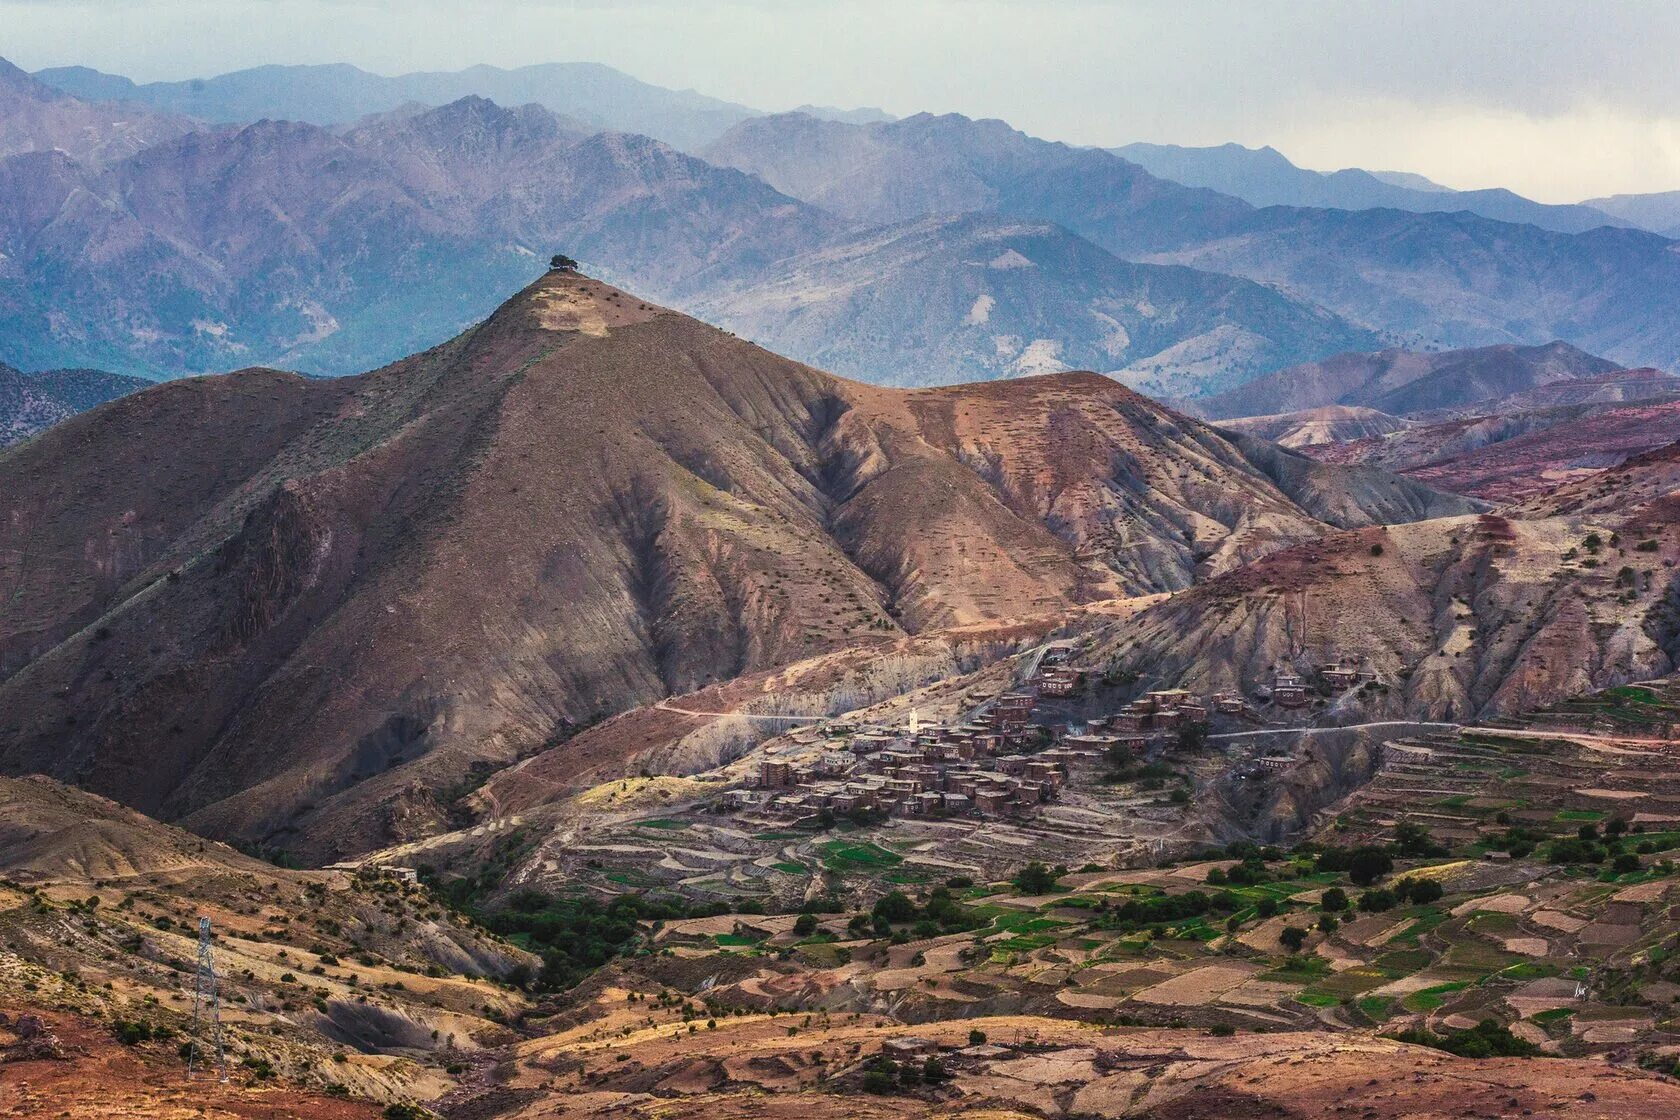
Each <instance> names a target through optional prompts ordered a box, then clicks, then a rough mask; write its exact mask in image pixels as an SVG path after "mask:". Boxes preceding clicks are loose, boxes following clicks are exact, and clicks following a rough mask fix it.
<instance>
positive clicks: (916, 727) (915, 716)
mask: <svg viewBox="0 0 1680 1120" xmlns="http://www.w3.org/2000/svg"><path fill="white" fill-rule="evenodd" d="M921 730H922V713H921V710H920V709H918V708H911V709H910V737H911V738H912V739H914V738H915V737H916V736H917V734H919V733H920V732H921Z"/></svg>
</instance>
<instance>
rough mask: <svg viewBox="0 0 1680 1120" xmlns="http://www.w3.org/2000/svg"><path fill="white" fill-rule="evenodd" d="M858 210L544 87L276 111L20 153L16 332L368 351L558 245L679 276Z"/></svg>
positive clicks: (260, 350) (473, 316)
mask: <svg viewBox="0 0 1680 1120" xmlns="http://www.w3.org/2000/svg"><path fill="white" fill-rule="evenodd" d="M487 168H491V169H494V171H493V173H491V172H488V171H487V170H486V169H487ZM841 224H842V223H840V222H839V221H838V220H837V219H835V218H833V217H832V216H830V215H828V214H826V213H823V212H821V211H818V210H816V209H814V208H812V207H809V206H805V205H803V204H801V203H798V202H795V201H794V200H793V199H791V198H788V197H786V196H785V195H781V194H777V193H776V192H775V191H773V190H771V189H770V188H768V187H766V186H765V185H764V184H763V183H760V182H758V181H757V180H755V179H753V178H751V177H750V176H747V175H744V174H742V173H740V172H738V171H733V170H729V169H723V168H716V167H711V166H709V165H707V164H704V163H702V162H700V161H699V160H697V159H694V158H692V157H690V156H685V155H682V154H680V153H678V152H676V151H674V150H673V149H671V148H668V147H666V146H665V145H663V144H660V143H658V142H656V141H653V140H650V139H648V138H647V137H643V136H631V135H625V134H621V133H597V134H594V135H585V134H584V133H583V131H581V130H580V129H578V128H577V127H576V126H575V125H573V124H569V123H568V122H566V121H564V120H562V119H559V118H556V117H555V116H554V115H553V114H551V113H549V112H547V111H546V110H543V109H540V108H538V107H536V106H526V107H524V108H520V109H504V108H501V107H499V106H497V105H494V104H492V103H490V102H488V101H485V100H484V99H482V98H467V99H463V100H461V101H458V102H454V103H452V104H449V105H445V106H443V107H441V108H438V109H432V110H428V111H425V112H420V113H396V114H390V115H387V116H385V117H381V118H377V119H374V120H371V121H367V122H364V123H363V124H361V125H359V126H357V127H355V128H352V129H348V130H344V131H335V130H331V129H326V128H322V127H319V126H316V125H309V124H299V123H296V122H291V121H275V120H263V121H258V122H257V123H255V124H252V125H249V126H247V127H244V128H237V129H222V130H218V131H214V132H194V133H190V134H188V135H185V136H182V137H180V138H178V139H174V140H171V141H169V142H164V143H158V144H154V145H151V146H149V147H147V148H145V149H144V150H142V151H140V152H139V153H138V154H136V155H135V156H133V157H131V158H128V159H125V160H122V161H119V162H115V163H112V164H110V165H108V166H105V167H101V168H94V167H91V166H87V165H84V164H81V163H79V162H78V161H76V160H74V159H73V158H72V157H70V156H69V155H66V154H65V153H63V152H59V151H51V152H33V153H29V154H24V155H18V156H14V157H12V158H10V159H0V251H3V252H5V253H6V255H7V256H8V257H10V258H11V260H12V261H13V262H14V264H13V265H11V266H8V269H7V270H5V271H0V336H3V337H5V338H7V339H8V349H7V354H6V357H7V359H8V360H10V361H14V362H17V363H18V364H19V365H22V366H34V367H50V366H60V365H71V364H93V365H98V366H100V367H102V368H108V369H117V370H122V371H130V372H154V371H155V372H161V373H167V374H170V375H174V374H177V373H180V372H181V371H183V370H184V371H188V372H198V371H219V370H222V369H226V368H229V367H231V366H236V365H249V364H254V363H261V364H267V365H276V366H283V367H288V368H303V369H306V370H309V371H310V372H316V373H352V372H356V371H358V370H362V369H366V368H368V367H369V366H372V365H376V364H379V363H381V362H386V361H390V360H392V359H394V358H397V357H400V356H401V355H403V354H405V353H410V352H412V351H414V350H417V349H420V348H421V347H423V346H428V345H432V344H434V343H436V342H438V341H440V340H441V339H443V338H446V337H448V336H449V335H450V334H452V333H454V332H456V331H459V330H462V329H464V328H466V327H467V326H469V325H470V324H471V323H473V322H474V321H476V320H477V319H479V318H481V317H483V316H484V315H485V314H488V313H489V312H490V311H491V310H492V309H493V302H494V301H493V298H492V297H491V296H489V294H488V293H495V292H503V291H507V290H509V289H510V288H512V287H514V286H516V285H519V284H523V283H525V282H527V280H528V279H529V278H530V276H531V275H532V274H533V272H535V271H536V270H537V268H538V267H539V262H540V261H541V260H546V259H547V258H548V256H549V255H550V254H551V253H553V252H554V251H555V250H556V249H563V250H565V251H566V252H568V253H570V254H572V255H574V256H576V257H579V258H582V259H586V260H589V261H591V262H595V263H597V264H598V265H599V266H600V267H601V268H602V269H603V271H605V272H606V273H607V274H609V275H616V276H635V277H636V278H637V279H638V282H639V283H640V284H642V285H644V286H645V287H646V288H647V289H649V290H652V291H656V292H661V293H668V292H670V291H671V290H673V288H674V287H675V285H676V284H677V283H678V282H679V281H680V280H683V279H685V278H687V277H689V276H692V275H693V274H694V273H696V272H699V271H702V270H705V269H714V268H715V269H718V270H719V273H720V275H722V276H729V275H732V274H733V271H732V270H734V269H736V268H754V267H758V266H759V265H761V264H763V263H765V262H767V261H770V260H774V259H778V258H780V257H782V256H784V255H786V254H788V253H794V252H800V251H802V250H805V249H808V248H811V247H813V246H815V245H818V244H821V243H822V242H823V241H824V239H825V238H826V237H828V236H829V235H831V234H832V233H834V232H835V231H837V230H838V229H839V228H840V227H841Z"/></svg>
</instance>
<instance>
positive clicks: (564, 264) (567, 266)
mask: <svg viewBox="0 0 1680 1120" xmlns="http://www.w3.org/2000/svg"><path fill="white" fill-rule="evenodd" d="M548 267H549V268H551V269H553V270H554V271H556V272H576V271H577V267H578V262H576V261H574V260H573V259H572V258H571V257H568V256H567V255H566V254H564V253H556V254H554V255H553V256H552V257H550V258H548Z"/></svg>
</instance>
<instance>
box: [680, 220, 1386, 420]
mask: <svg viewBox="0 0 1680 1120" xmlns="http://www.w3.org/2000/svg"><path fill="white" fill-rule="evenodd" d="M689 303H690V305H691V309H692V310H693V311H694V312H695V313H696V314H698V315H700V316H702V317H703V318H706V319H708V320H709V321H712V322H716V323H720V324H723V325H725V326H727V327H729V328H730V329H732V330H735V331H737V332H739V333H740V334H742V335H743V336H744V337H747V338H752V339H754V340H757V341H759V342H762V343H764V344H766V345H768V346H770V347H772V348H773V349H775V350H777V351H778V352H781V353H785V354H788V355H790V356H792V357H796V358H799V359H801V360H803V361H807V362H810V363H812V364H813V365H818V366H821V367H823V368H825V369H832V370H834V371H835V372H837V373H840V374H843V375H845V376H848V377H858V378H861V379H863V380H866V381H874V382H879V383H886V384H899V385H921V384H940V383H950V382H955V381H963V380H968V381H974V380H989V379H993V378H1004V377H1019V376H1023V375H1027V374H1034V373H1053V372H1059V371H1064V370H1070V369H1090V370H1095V371H1097V372H1099V373H1107V374H1110V375H1111V376H1114V377H1116V378H1117V379H1118V380H1120V381H1121V382H1122V383H1124V384H1127V385H1129V386H1131V387H1132V388H1134V389H1137V390H1139V391H1141V392H1145V393H1149V394H1151V395H1152V396H1156V397H1165V396H1173V395H1178V394H1194V393H1197V392H1206V391H1208V390H1209V389H1217V388H1220V387H1224V386H1228V385H1232V384H1236V383H1239V382H1241V381H1243V380H1246V379H1248V378H1250V377H1253V376H1255V375H1258V374H1261V373H1264V372H1267V371H1269V370H1273V369H1276V368H1278V367H1279V366H1282V365H1288V364H1290V363H1291V362H1293V361H1294V360H1296V359H1297V358H1300V357H1305V356H1309V355H1318V354H1323V353H1325V352H1326V351H1327V350H1334V349H1337V348H1338V347H1341V346H1344V345H1354V346H1360V345H1371V344H1373V343H1377V342H1379V340H1378V338H1377V336H1375V335H1374V334H1372V333H1371V332H1369V331H1365V330H1361V329H1359V328H1357V327H1355V326H1353V325H1352V324H1350V323H1347V322H1346V321H1344V320H1342V319H1340V318H1338V317H1337V316H1335V315H1332V314H1330V313H1328V312H1326V311H1324V310H1323V309H1321V308H1318V307H1314V306H1312V305H1311V304H1307V303H1304V302H1302V301H1299V300H1295V299H1292V298H1291V297H1290V296H1288V295H1287V294H1285V293H1282V292H1279V291H1277V290H1275V289H1273V288H1269V287H1266V286H1264V285H1260V284H1255V283H1252V282H1250V281H1247V280H1241V279H1237V278H1234V277H1228V276H1219V275H1216V274H1213V273H1206V272H1197V271H1195V270H1192V269H1186V268H1171V267H1165V266H1161V265H1147V264H1132V263H1130V262H1126V261H1122V260H1119V259H1118V258H1116V257H1114V256H1113V255H1111V254H1109V253H1107V252H1105V251H1104V250H1102V249H1099V248H1098V247H1097V246H1095V245H1093V244H1091V243H1090V242H1088V241H1086V240H1084V239H1083V238H1080V237H1077V236H1076V235H1074V234H1072V233H1069V232H1068V231H1067V230H1065V229H1062V228H1061V227H1059V226H1056V225H1053V224H1051V223H1048V222H1034V221H1026V220H1022V219H1018V218H1004V217H998V216H995V215H987V214H969V215H963V216H960V217H940V218H922V219H913V220H911V221H908V222H902V223H899V224H897V225H892V226H887V227H884V228H871V229H868V230H865V231H863V232H861V233H858V234H855V235H852V236H850V237H844V238H841V239H839V240H838V241H835V242H831V243H829V244H825V245H823V246H821V247H819V248H816V249H813V250H811V251H809V252H806V253H802V254H799V255H797V256H793V257H789V258H787V259H786V260H784V261H781V262H778V263H777V264H775V265H774V266H772V267H771V268H770V269H768V270H767V271H766V272H764V273H755V274H752V275H750V276H743V277H742V278H741V279H740V280H739V281H738V282H736V283H734V284H732V285H727V286H724V287H722V288H721V289H719V288H717V287H715V286H714V287H710V288H708V289H705V290H700V291H696V293H695V294H694V298H693V299H692V300H690V301H689ZM879 339H891V340H892V344H891V346H885V347H884V346H881V345H879V344H878V342H876V341H875V340H879Z"/></svg>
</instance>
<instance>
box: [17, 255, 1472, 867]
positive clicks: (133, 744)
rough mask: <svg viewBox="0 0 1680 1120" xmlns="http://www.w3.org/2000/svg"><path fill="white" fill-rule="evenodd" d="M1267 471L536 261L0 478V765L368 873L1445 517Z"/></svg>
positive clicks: (1191, 441)
mask: <svg viewBox="0 0 1680 1120" xmlns="http://www.w3.org/2000/svg"><path fill="white" fill-rule="evenodd" d="M164 432H167V433H170V437H169V438H168V439H167V440H164V439H159V438H157V434H158V433H164ZM1267 448H1268V445H1264V444H1262V443H1258V442H1255V443H1252V444H1239V443H1234V442H1233V441H1232V440H1231V439H1230V438H1227V437H1225V436H1222V435H1220V434H1219V433H1217V432H1216V431H1214V430H1213V429H1211V428H1208V427H1206V426H1205V425H1203V424H1201V423H1199V422H1197V421H1194V420H1191V419H1188V418H1186V417H1183V416H1180V415H1177V414H1175V413H1172V412H1170V411H1168V410H1166V409H1164V408H1163V407H1162V406H1160V405H1157V404H1155V403H1153V402H1151V401H1149V400H1147V399H1146V398H1143V397H1140V396H1138V395H1137V394H1135V393H1133V392H1131V391H1130V390H1128V389H1126V388H1124V387H1123V386H1121V385H1119V384H1117V383H1116V382H1114V381H1112V380H1110V379H1107V378H1101V377H1096V376H1093V375H1090V374H1064V375H1059V376H1056V377H1032V378H1022V379H1016V380H1010V381H1006V382H996V383H990V384H981V385H969V386H962V387H956V388H940V389H926V390H915V391H906V390H892V389H882V388H877V387H871V386H866V385H863V384H859V383H856V382H850V381H844V380H841V379H839V378H835V377H833V376H831V375H828V374H825V373H821V372H819V371H817V370H814V369H812V368H810V367H808V366H804V365H800V364H798V363H795V362H791V361H789V360H787V359H784V358H780V357H777V356H776V355H774V354H772V353H770V352H769V351H767V350H764V349H762V348H760V347H757V346H755V345H753V344H751V343H748V342H745V341H743V340H740V339H737V338H733V337H731V336H729V335H728V334H725V333H723V332H721V331H718V330H716V329H714V328H711V327H707V326H704V325H702V324H700V323H698V322H695V321H694V320H691V319H688V318H686V317H684V316H681V315H678V314H676V313H674V312H671V311H667V310H665V309H663V308H660V307H658V306H656V305H653V304H650V303H648V302H646V301H644V300H641V299H638V298H637V297H634V296H631V295H628V294H626V293H624V292H622V291H620V290H618V289H615V288H611V287H609V286H607V285H604V284H601V283H599V282H597V281H593V280H589V279H585V278H583V277H580V276H577V275H574V274H572V273H569V272H565V271H554V272H550V273H548V274H546V275H545V276H544V277H543V278H542V279H540V280H539V281H537V282H536V283H535V284H533V285H532V286H530V287H529V288H527V289H526V290H525V291H523V292H522V293H520V294H519V295H518V296H517V297H515V298H514V299H512V300H511V301H509V302H508V303H507V304H505V305H504V306H503V307H502V308H500V309H499V310H498V311H497V312H496V313H495V314H494V315H493V316H491V317H490V318H489V319H488V320H487V321H486V322H485V323H483V324H481V325H479V326H476V327H474V328H472V329H470V330H468V331H467V332H465V333H463V334H462V335H460V336H459V337H457V338H456V339H454V340H452V341H451V342H448V343H446V344H444V345H442V346H440V347H436V348H434V349H432V350H429V351H426V352H423V353H420V354H417V355H415V356H414V357H412V358H410V359H406V360H404V361H402V362H399V363H397V364H395V365H392V366H389V367H386V368H384V369H381V370H378V371H375V372H373V373H369V374H366V375H364V376H361V377H352V378H342V379H331V380H316V381H310V380H305V379H303V378H299V377H296V376H294V375H290V374H284V373H277V372H274V371H267V370H249V371H244V372H241V373H237V374H232V375H228V376H222V377H210V378H194V379H185V380H178V381H173V382H169V383H166V384H164V385H161V386H158V387H155V388H152V389H149V390H147V391H145V392H142V393H138V394H134V395H132V396H129V397H126V398H124V399H122V400H119V401H115V402H113V403H111V404H109V405H106V406H104V407H102V408H99V409H95V410H94V411H92V412H90V413H86V414H83V415H81V416H78V417H75V418H73V419H71V420H69V421H66V422H65V423H62V424H60V425H58V426H56V427H54V428H52V429H50V430H48V431H47V432H45V433H43V434H42V435H41V436H39V437H37V438H36V439H34V440H31V441H28V442H26V443H24V444H22V445H20V446H18V447H16V448H13V449H12V450H11V451H9V452H8V453H6V454H5V455H3V456H0V494H4V496H5V497H4V499H3V501H4V503H5V507H6V510H5V517H4V519H3V520H0V583H3V584H4V585H5V586H7V587H9V588H11V589H12V593H11V594H10V595H9V596H8V597H7V598H6V600H5V601H4V603H3V604H0V635H3V637H0V712H4V716H3V717H0V766H3V767H4V769H5V770H6V771H7V772H23V771H45V772H49V773H52V774H55V775H58V776H61V777H64V778H68V779H71V780H74V781H75V782H77V783H78V784H80V785H83V786H85V787H87V788H90V789H93V790H95V791H101V792H106V793H109V794H111V795H112V796H117V797H121V798H122V799H123V800H124V801H125V802H127V803H129V804H132V805H135V806H136V807H139V808H141V809H143V810H144V811H146V812H148V813H151V814H154V815H161V816H163V817H166V818H168V819H172V820H182V821H185V822H187V823H189V824H190V825H191V826H192V827H194V828H195V829H199V830H203V831H207V832H209V833H211V834H214V835H218V836H225V837H236V838H244V839H247V840H252V841H260V842H262V843H264V844H273V845H280V846H292V845H305V846H308V847H309V849H310V850H311V852H312V853H314V854H318V855H329V854H331V851H332V850H345V851H349V850H359V851H365V850H367V848H368V847H369V846H372V845H375V844H379V843H387V842H391V841H392V840H394V839H400V838H402V837H404V836H409V835H417V834H421V833H423V832H424V831H425V830H427V829H430V828H435V827H437V825H438V823H439V820H440V814H441V813H442V811H443V810H442V808H441V807H440V805H439V803H438V802H437V800H436V799H435V798H434V797H433V796H432V794H431V793H430V792H428V791H431V790H436V789H440V788H446V787H449V786H451V785H452V784H454V783H458V782H460V781H462V780H464V779H465V778H466V777H467V776H468V775H469V774H470V773H472V772H473V770H474V768H475V766H479V767H482V766H492V767H501V766H506V765H508V764H510V763H513V762H515V761H517V760H518V759H519V758H520V757H522V756H524V755H527V754H529V753H531V752H534V751H537V750H540V749H542V748H543V747H544V745H545V744H553V743H557V742H560V741H563V740H564V739H565V738H567V737H568V736H569V735H570V734H572V733H573V732H575V731H576V730H577V729H579V728H581V727H583V726H585V725H587V724H589V723H591V722H592V721H595V720H597V719H599V718H601V717H602V716H605V715H610V714H613V713H615V712H618V711H621V710H624V709H626V708H631V707H636V706H639V705H645V704H652V703H654V702H656V701H658V700H660V699H661V698H662V697H665V696H667V695H670V694H673V693H683V692H689V691H693V690H695V689H698V688H702V687H706V686H708V685H713V684H717V683H720V682H723V681H727V680H729V679H731V678H734V677H736V676H739V675H741V674H744V673H751V672H755V671H762V670H766V669H769V668H773V667H775V666H778V665H782V664H786V663H789V662H792V661H797V660H799V659H801V658H808V657H811V656H815V655H819V654H822V653H825V652H829V651H834V650H838V649H857V648H863V649H868V648H876V647H880V648H883V649H884V650H890V649H891V648H892V646H893V644H894V643H895V642H898V641H899V640H901V639H903V638H905V637H906V636H907V635H922V634H929V633H934V632H936V631H939V630H941V629H942V628H950V627H962V626H971V625H975V624H981V623H1002V622H1010V621H1012V620H1016V619H1019V618H1021V617H1022V616H1024V615H1031V614H1045V615H1052V616H1053V615H1055V614H1057V613H1058V612H1061V611H1064V610H1066V609H1068V608H1070V607H1072V606H1075V605H1077V604H1081V603H1086V602H1090V601H1093V600H1098V599H1108V598H1114V597H1121V596H1128V595H1136V594H1140V593H1151V592H1160V591H1167V590H1172V589H1176V588H1182V587H1185V586H1188V585H1190V584H1191V583H1192V582H1193V581H1195V580H1198V579H1203V578H1207V577H1209V576H1212V575H1217V574H1218V573H1221V572H1225V571H1230V570H1233V569H1235V568H1238V567H1240V566H1242V565H1244V564H1247V563H1249V562H1251V561H1253V560H1255V559H1257V558H1259V557H1262V556H1264V555H1266V554H1267V553H1269V552H1271V551H1274V550H1276V549H1279V548H1284V547H1287V546H1289V545H1291V544H1294V543H1298V542H1302V541H1307V540H1311V539H1314V538H1316V537H1318V536H1320V535H1321V534H1323V533H1325V532H1327V531H1330V529H1331V528H1333V527H1334V526H1359V525H1370V524H1377V523H1394V522H1400V521H1405V520H1411V519H1415V518H1419V517H1429V516H1439V515H1442V514H1451V513H1462V512H1465V511H1468V510H1470V509H1473V508H1476V507H1475V506H1474V504H1473V503H1470V502H1467V501H1466V500H1465V499H1461V498H1456V497H1452V496H1449V495H1443V494H1440V493H1437V492H1435V491H1432V490H1430V489H1428V488H1427V487H1424V486H1421V485H1419V484H1416V483H1411V482H1407V481H1405V480H1400V479H1396V478H1395V477H1394V476H1392V475H1388V474H1385V473H1383V472H1380V471H1376V470H1374V469H1372V468H1345V467H1335V466H1328V465H1324V464H1316V463H1313V462H1312V461H1311V460H1305V459H1293V457H1291V463H1292V464H1293V465H1291V463H1285V462H1282V461H1280V460H1279V459H1278V458H1277V456H1276V454H1274V453H1273V452H1271V451H1269V450H1268V449H1267ZM44 561H45V562H44ZM370 649H376V650H378V656H376V657H370V656H367V652H368V651H369V650H370Z"/></svg>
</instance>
